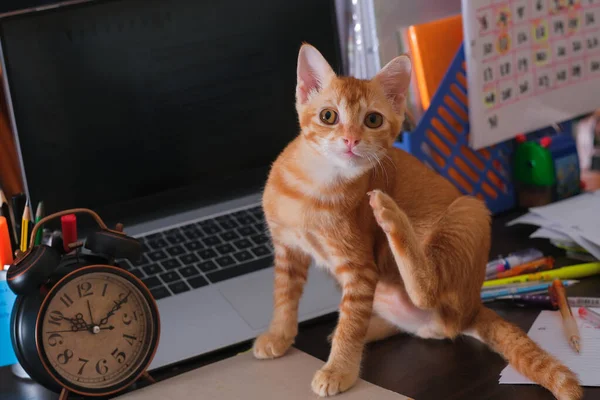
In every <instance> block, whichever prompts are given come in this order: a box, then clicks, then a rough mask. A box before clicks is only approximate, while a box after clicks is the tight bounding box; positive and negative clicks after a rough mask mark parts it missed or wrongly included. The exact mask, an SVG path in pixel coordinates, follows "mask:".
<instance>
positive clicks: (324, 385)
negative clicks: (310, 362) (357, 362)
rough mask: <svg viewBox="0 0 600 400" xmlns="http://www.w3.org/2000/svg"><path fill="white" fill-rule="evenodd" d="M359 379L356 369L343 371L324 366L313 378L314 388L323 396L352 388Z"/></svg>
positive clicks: (314, 390)
mask: <svg viewBox="0 0 600 400" xmlns="http://www.w3.org/2000/svg"><path fill="white" fill-rule="evenodd" d="M357 379H358V369H357V370H356V371H341V370H337V369H333V368H330V367H327V366H324V367H323V368H321V369H320V370H318V371H317V373H316V374H315V376H314V377H313V380H312V390H313V392H315V393H316V394H318V395H319V396H321V397H326V396H333V395H336V394H338V393H341V392H345V391H346V390H348V389H350V388H351V387H352V386H354V384H355V383H356V381H357Z"/></svg>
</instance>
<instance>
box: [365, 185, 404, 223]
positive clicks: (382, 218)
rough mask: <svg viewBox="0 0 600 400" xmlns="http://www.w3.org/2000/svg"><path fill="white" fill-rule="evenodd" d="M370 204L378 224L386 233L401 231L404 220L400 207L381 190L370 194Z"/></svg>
mask: <svg viewBox="0 0 600 400" xmlns="http://www.w3.org/2000/svg"><path fill="white" fill-rule="evenodd" d="M368 195H369V197H370V199H369V204H370V205H371V208H372V209H373V215H375V219H376V220H377V223H378V224H379V226H380V227H381V229H383V230H384V231H385V232H386V233H396V232H398V231H400V230H401V225H402V220H401V218H400V215H401V214H400V213H402V211H400V209H399V208H398V205H397V204H396V202H395V201H394V199H392V198H391V197H390V196H388V195H387V194H385V193H383V192H382V191H381V190H373V191H371V192H369V193H368Z"/></svg>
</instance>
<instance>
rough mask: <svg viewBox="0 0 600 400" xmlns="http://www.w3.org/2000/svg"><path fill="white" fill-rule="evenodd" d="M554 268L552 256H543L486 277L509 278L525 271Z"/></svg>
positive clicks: (531, 271)
mask: <svg viewBox="0 0 600 400" xmlns="http://www.w3.org/2000/svg"><path fill="white" fill-rule="evenodd" d="M552 268H554V258H553V257H544V258H540V259H539V260H535V261H531V262H528V263H525V264H521V265H517V266H516V267H514V268H511V269H509V270H508V271H503V272H498V273H497V274H495V275H493V276H491V277H488V278H486V279H502V278H509V277H512V276H517V275H523V274H526V273H533V272H538V271H546V270H549V269H552Z"/></svg>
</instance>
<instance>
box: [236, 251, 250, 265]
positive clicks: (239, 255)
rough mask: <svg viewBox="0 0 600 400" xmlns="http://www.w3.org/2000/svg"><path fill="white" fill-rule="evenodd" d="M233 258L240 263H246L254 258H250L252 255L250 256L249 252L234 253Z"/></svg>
mask: <svg viewBox="0 0 600 400" xmlns="http://www.w3.org/2000/svg"><path fill="white" fill-rule="evenodd" d="M233 257H234V258H235V259H236V260H238V261H240V262H244V261H248V260H251V259H253V258H254V257H252V254H250V252H249V251H247V250H242V251H240V252H238V253H235V254H234V255H233Z"/></svg>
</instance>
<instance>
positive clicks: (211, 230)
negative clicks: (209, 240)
mask: <svg viewBox="0 0 600 400" xmlns="http://www.w3.org/2000/svg"><path fill="white" fill-rule="evenodd" d="M202 230H204V232H206V234H207V235H214V234H215V233H219V232H221V231H222V229H221V228H219V227H218V226H217V225H207V226H203V227H202Z"/></svg>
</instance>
